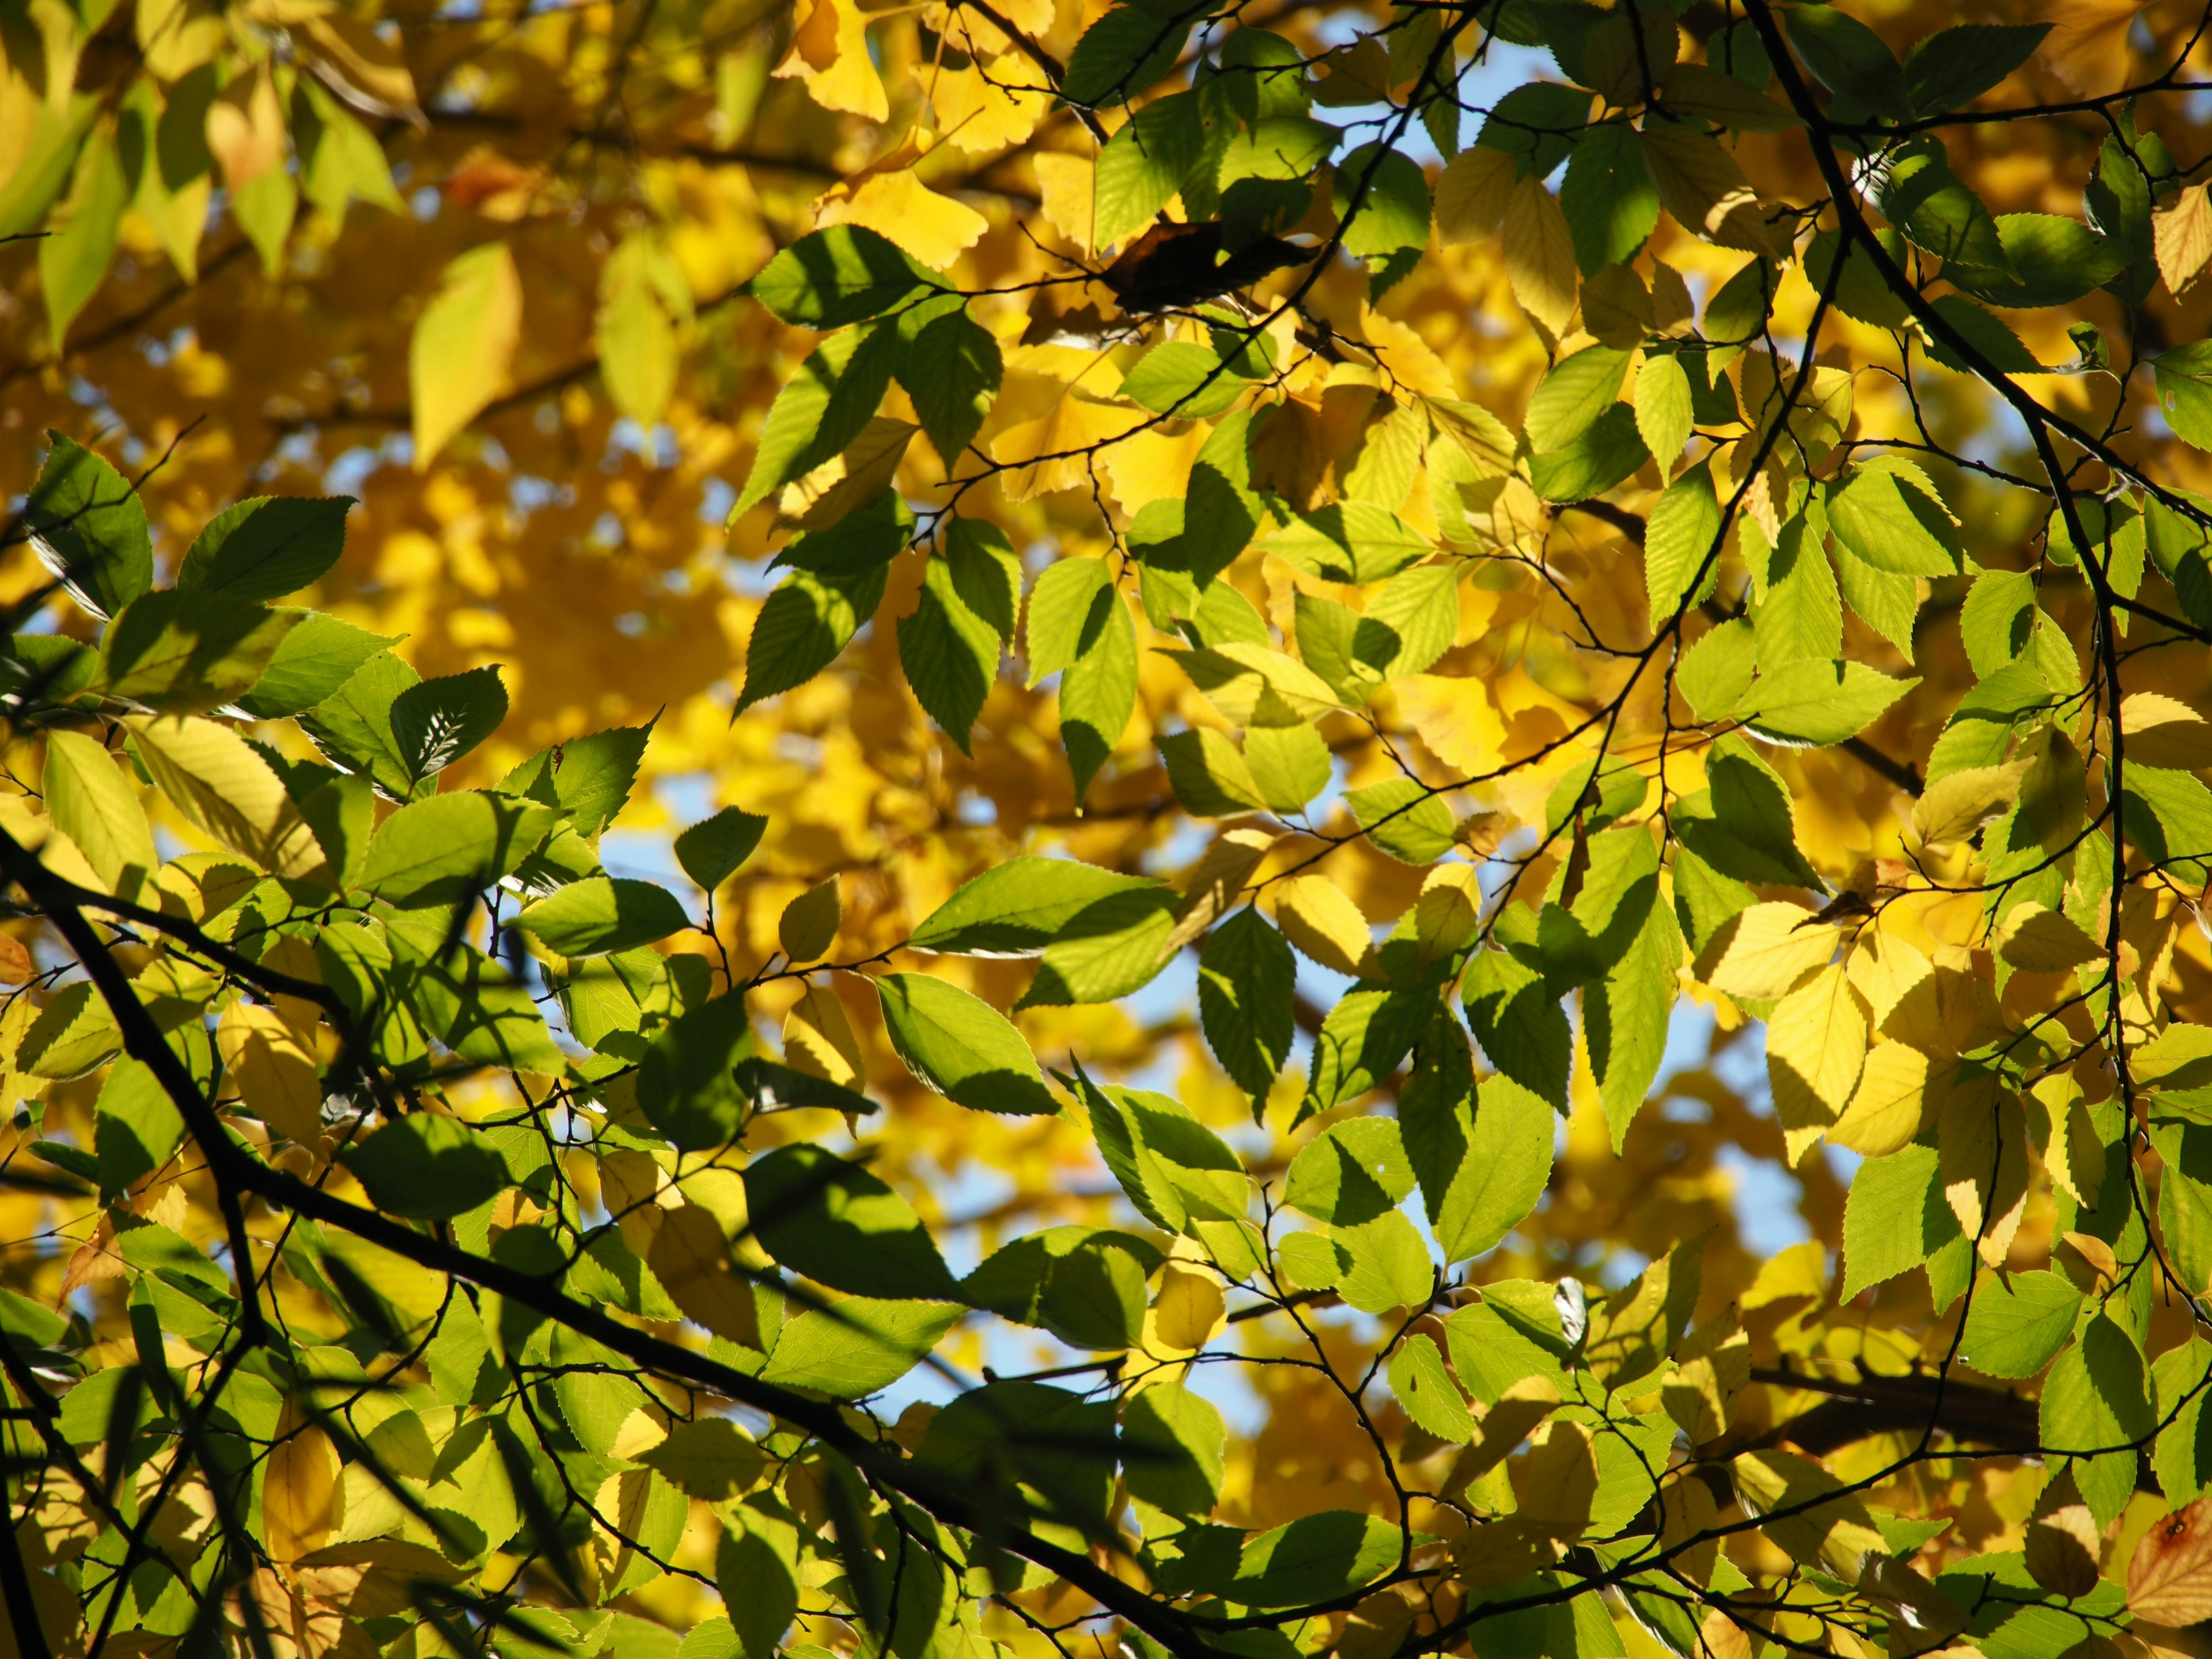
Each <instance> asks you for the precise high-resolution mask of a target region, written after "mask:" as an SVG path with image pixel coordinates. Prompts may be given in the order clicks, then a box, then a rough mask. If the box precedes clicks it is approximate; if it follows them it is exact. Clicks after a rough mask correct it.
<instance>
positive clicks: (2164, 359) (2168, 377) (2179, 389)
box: [49, 340, 2212, 465]
mask: <svg viewBox="0 0 2212 1659" xmlns="http://www.w3.org/2000/svg"><path fill="white" fill-rule="evenodd" d="M2151 373H2152V374H2153V376H2154V378H2155V379H2156V380H2157V382H2158V407H2159V412H2160V413H2161V414H2162V415H2164V416H2166V424H2167V425H2168V426H2170V427H2172V428H2173V430H2174V433H2175V434H2176V435H2177V436H2179V437H2180V438H2182V439H2184V440H2185V441H2187V442H2189V443H2191V444H2194V445H2195V446H2196V447H2197V448H2199V449H2206V450H2212V340H2192V341H2191V342H2190V343H2188V344H2186V345H2180V346H2176V347H2174V348H2173V349H2172V350H2170V351H2162V352H2160V354H2159V355H2158V356H2156V357H2154V358H2153V359H2152V360H2151ZM49 465H51V463H50V464H49Z"/></svg>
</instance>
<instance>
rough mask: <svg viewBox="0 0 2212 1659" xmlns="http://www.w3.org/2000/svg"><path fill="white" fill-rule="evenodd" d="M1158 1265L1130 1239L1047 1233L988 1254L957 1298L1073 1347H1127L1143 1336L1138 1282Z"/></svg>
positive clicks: (1093, 1231) (1089, 1230) (1092, 1230)
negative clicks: (1033, 1326) (1035, 1328)
mask: <svg viewBox="0 0 2212 1659" xmlns="http://www.w3.org/2000/svg"><path fill="white" fill-rule="evenodd" d="M1161 1260H1162V1257H1161V1255H1160V1253H1159V1252H1158V1250H1156V1249H1153V1248H1152V1246H1151V1245H1150V1244H1148V1243H1146V1242H1145V1241H1144V1240H1143V1239H1141V1238H1139V1237H1136V1236H1135V1235H1134V1234H1133V1233H1121V1232H1111V1231H1106V1230H1104V1229H1102V1228H1097V1227H1072V1226H1063V1227H1047V1228H1045V1229H1044V1230H1043V1231H1041V1232H1035V1233H1031V1234H1030V1235H1029V1236H1028V1237H1024V1238H1018V1239H1016V1240H1014V1242H1013V1243H1011V1244H1007V1245H1004V1246H1002V1247H1000V1249H997V1250H995V1251H994V1252H993V1253H992V1254H991V1255H990V1256H989V1257H988V1259H987V1260H986V1261H984V1262H983V1264H982V1265H981V1267H977V1268H976V1269H975V1272H974V1273H970V1274H969V1275H968V1277H967V1278H966V1279H963V1280H961V1282H960V1293H961V1295H962V1296H963V1297H965V1298H966V1299H967V1300H968V1302H969V1304H970V1305H971V1306H973V1307H977V1308H987V1309H988V1310H991V1311H992V1312H993V1313H995V1314H998V1315H999V1316H1001V1317H1003V1318H1006V1319H1011V1320H1013V1321H1016V1322H1018V1323H1020V1324H1024V1325H1036V1326H1040V1327H1042V1328H1044V1329H1046V1330H1048V1331H1050V1332H1051V1333H1052V1334H1054V1336H1057V1337H1058V1338H1060V1340H1061V1341H1063V1342H1066V1343H1067V1344H1069V1345H1070V1346H1073V1347H1078V1348H1127V1347H1130V1346H1134V1345H1135V1343H1136V1341H1137V1340H1138V1337H1139V1334H1140V1333H1141V1331H1142V1329H1143V1327H1144V1322H1145V1280H1146V1277H1147V1276H1148V1275H1150V1274H1151V1273H1153V1272H1154V1271H1156V1270H1157V1269H1158V1267H1159V1265H1160V1262H1161Z"/></svg>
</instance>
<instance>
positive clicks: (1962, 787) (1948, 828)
mask: <svg viewBox="0 0 2212 1659" xmlns="http://www.w3.org/2000/svg"><path fill="white" fill-rule="evenodd" d="M2026 775H2027V763H2025V762H2023V761H2013V762H2009V763H2007V764H2005V765H2002V766H1972V767H1968V768H1967V769H1966V770H1965V771H1963V772H1952V773H1948V774H1947V775H1944V776H1942V777H1940V778H1938V779H1936V781H1935V782H1933V783H1931V784H1929V786H1928V788H1927V791H1926V793H1923V795H1922V796H1921V797H1920V799H1918V800H1917V801H1916V802H1915V803H1914V804H1913V807H1912V832H1913V834H1915V835H1917V836H1919V837H1920V839H1921V841H1922V842H1923V843H1924V844H1926V845H1928V846H1930V847H1938V846H1943V845H1946V844H1948V843H1950V842H1961V841H1965V840H1966V838H1967V837H1968V836H1972V834H1973V833H1974V831H1976V830H1977V829H1980V828H1981V827H1982V826H1983V825H1984V823H1988V822H1989V821H1990V819H1991V818H1993V817H1997V816H1998V815H1999V814H2000V813H2002V812H2003V811H2006V810H2007V809H2008V807H2010V806H2011V805H2012V804H2013V802H2014V801H2015V800H2017V799H2019V798H2020V782H2021V779H2022V778H2023V777H2025V776H2026Z"/></svg>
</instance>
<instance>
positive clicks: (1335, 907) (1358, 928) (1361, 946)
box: [1275, 876, 1375, 979]
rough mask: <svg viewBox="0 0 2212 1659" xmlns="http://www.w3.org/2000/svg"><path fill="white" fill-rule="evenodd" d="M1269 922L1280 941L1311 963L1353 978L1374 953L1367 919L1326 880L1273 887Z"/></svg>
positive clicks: (1301, 878) (1292, 881)
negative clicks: (1274, 924)
mask: <svg viewBox="0 0 2212 1659" xmlns="http://www.w3.org/2000/svg"><path fill="white" fill-rule="evenodd" d="M1275 921H1276V922H1277V923H1278V924H1279V926H1280V927H1281V928H1282V930H1283V937H1284V938H1285V939H1288V940H1290V942H1291V944H1292V945H1296V946H1297V948H1298V949H1299V950H1301V951H1304V952H1305V953H1306V955H1307V956H1309V957H1311V958H1312V959H1313V960H1314V961H1316V962H1317V963H1320V964H1321V965H1322V967H1324V968H1328V969H1334V971H1335V972H1337V973H1340V974H1347V975H1351V977H1352V978H1353V979H1358V977H1359V976H1360V974H1361V970H1362V969H1363V968H1364V966H1365V965H1366V963H1367V962H1368V960H1369V958H1370V957H1371V956H1372V955H1373V954H1374V949H1375V935H1374V933H1373V930H1372V929H1370V927H1369V926H1368V923H1367V918H1366V917H1365V916H1364V915H1360V914H1359V907H1358V905H1356V904H1354V903H1353V902H1352V901H1351V899H1350V898H1348V897H1346V895H1345V891H1344V890H1343V889H1342V888H1341V887H1340V886H1338V885H1337V884H1335V883H1334V882H1333V881H1331V880H1329V879H1328V878H1327V877H1326V876H1292V877H1291V878H1290V879H1289V880H1288V881H1285V882H1284V883H1282V884H1280V885H1279V886H1278V887H1277V888H1276V889H1275Z"/></svg>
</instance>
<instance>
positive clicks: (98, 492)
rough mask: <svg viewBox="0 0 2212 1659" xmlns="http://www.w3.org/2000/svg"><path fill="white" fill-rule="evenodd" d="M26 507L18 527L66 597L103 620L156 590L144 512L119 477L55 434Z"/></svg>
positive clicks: (49, 437)
mask: <svg viewBox="0 0 2212 1659" xmlns="http://www.w3.org/2000/svg"><path fill="white" fill-rule="evenodd" d="M46 437H47V439H48V441H50V442H51V443H52V446H53V447H52V449H50V450H49V451H48V452H47V454H46V465H45V466H43V467H42V468H40V471H39V480H38V482H37V483H34V484H33V485H32V486H31V494H30V498H29V499H28V500H27V501H25V502H24V503H23V508H22V522H23V527H24V528H25V529H26V530H27V531H28V532H30V537H31V546H32V549H33V551H35V552H36V553H37V554H38V556H39V561H40V563H42V564H43V565H45V566H46V568H47V569H48V570H49V571H51V572H52V574H54V575H55V576H57V577H58V578H59V579H60V580H61V583H62V586H64V587H65V588H67V589H68V590H69V593H70V598H71V599H75V600H76V602H77V603H78V604H79V605H82V606H83V607H84V608H85V609H86V610H87V611H90V612H91V613H92V614H93V615H94V616H95V617H100V618H101V619H102V620H103V621H104V620H105V619H106V618H107V617H112V616H114V615H116V614H117V613H118V611H121V610H122V609H123V607H124V606H125V605H128V604H130V603H131V600H133V599H137V598H138V597H139V596H140V595H141V594H143V593H144V592H147V590H148V589H149V588H151V587H152V586H153V585H154V544H153V538H152V537H151V535H150V534H149V532H148V530H147V527H146V506H145V503H144V502H143V501H140V500H139V499H138V492H137V490H136V489H132V488H131V485H130V484H129V483H126V482H125V479H124V477H123V475H122V474H121V473H119V472H118V471H116V470H115V469H114V468H113V467H112V466H110V465H108V464H107V463H106V461H105V460H103V459H100V457H99V456H97V455H95V454H94V453H92V452H91V451H90V450H88V449H87V448H85V447H82V445H80V444H78V443H76V442H74V441H71V440H70V439H68V438H64V436H62V435H61V434H60V433H58V432H49V433H47V434H46Z"/></svg>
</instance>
